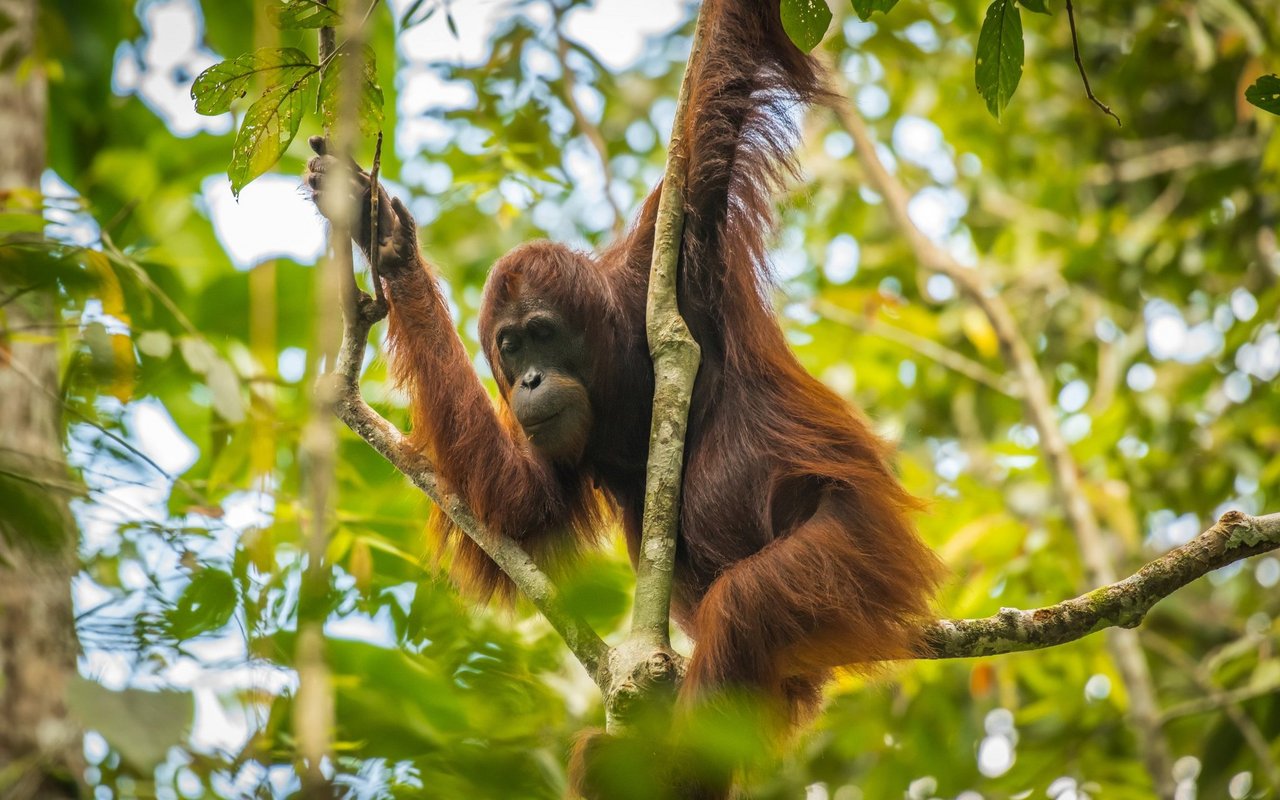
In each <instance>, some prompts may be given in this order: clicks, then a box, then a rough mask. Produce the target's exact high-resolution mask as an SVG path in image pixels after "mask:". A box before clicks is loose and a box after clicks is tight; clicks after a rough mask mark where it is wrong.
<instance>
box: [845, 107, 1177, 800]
mask: <svg viewBox="0 0 1280 800" xmlns="http://www.w3.org/2000/svg"><path fill="white" fill-rule="evenodd" d="M838 114H839V116H840V121H841V122H842V123H843V126H844V128H845V130H846V131H847V132H848V133H849V135H850V136H851V137H852V138H853V140H854V149H855V151H856V153H857V156H858V160H859V162H860V163H861V164H862V166H863V169H864V170H865V171H866V173H867V177H868V179H869V180H870V181H871V183H872V185H873V187H874V188H875V190H876V191H877V192H879V193H880V194H881V196H883V197H884V199H885V206H886V207H887V209H888V211H889V214H890V216H891V217H892V219H893V221H894V224H895V225H896V226H897V227H898V229H899V230H900V231H901V232H902V234H903V235H904V236H905V237H906V238H907V241H908V242H909V244H910V245H911V247H912V249H913V250H914V251H915V254H916V258H917V259H918V260H919V261H920V265H921V266H922V267H924V268H925V269H929V270H932V271H934V272H939V273H941V274H943V275H946V276H947V277H949V278H951V280H952V281H954V282H955V284H956V285H957V286H958V287H959V288H960V291H961V292H963V293H964V294H965V296H967V297H968V298H969V300H970V301H971V302H973V303H974V304H976V305H977V306H978V308H979V309H981V310H982V312H983V314H985V315H986V317H987V320H988V321H989V322H990V323H991V327H992V330H993V331H994V332H995V334H996V338H997V339H998V340H999V342H1000V352H1001V354H1002V355H1003V357H1004V360H1005V363H1006V364H1008V366H1009V367H1010V369H1012V370H1013V372H1014V375H1015V377H1016V378H1017V381H1018V383H1019V384H1020V385H1021V387H1022V401H1023V406H1024V408H1025V409H1026V412H1027V417H1028V418H1029V420H1030V421H1031V424H1032V425H1033V426H1034V427H1035V429H1036V431H1037V432H1038V433H1039V435H1040V447H1041V450H1042V451H1043V452H1044V456H1045V460H1046V462H1047V464H1048V467H1049V473H1050V475H1051V476H1052V477H1053V483H1054V487H1055V489H1056V490H1057V493H1058V497H1059V501H1060V502H1061V503H1062V507H1063V512H1064V514H1065V515H1066V518H1067V521H1068V523H1070V525H1071V527H1072V529H1073V530H1074V531H1075V534H1076V539H1077V542H1078V544H1079V548H1080V555H1081V559H1082V561H1083V562H1084V566H1085V570H1086V572H1087V573H1088V576H1089V581H1090V582H1091V583H1093V584H1095V585H1105V584H1111V583H1115V582H1116V570H1115V566H1114V564H1112V561H1111V555H1110V553H1109V552H1108V547H1107V542H1106V539H1105V538H1104V537H1103V535H1102V530H1101V528H1100V527H1099V525H1098V519H1097V517H1096V515H1095V514H1094V511H1093V508H1092V506H1090V504H1089V499H1088V497H1087V496H1086V494H1085V492H1084V489H1083V487H1082V486H1081V481H1080V467H1079V465H1078V464H1077V463H1076V461H1075V457H1074V456H1073V455H1072V454H1071V450H1070V448H1068V446H1067V442H1066V439H1065V438H1064V437H1063V435H1062V430H1061V429H1060V428H1059V427H1058V421H1057V417H1056V416H1055V415H1054V412H1053V401H1052V399H1051V398H1050V394H1049V388H1048V385H1047V384H1046V383H1045V380H1044V376H1043V375H1041V374H1040V366H1039V364H1038V363H1037V362H1036V359H1035V356H1034V355H1033V354H1032V352H1031V347H1030V346H1029V345H1028V344H1027V341H1026V339H1025V338H1024V337H1023V336H1022V333H1021V331H1020V330H1019V328H1018V324H1017V321H1016V320H1015V319H1014V316H1013V312H1012V311H1010V309H1009V306H1008V304H1007V303H1005V302H1004V299H1003V298H1002V297H1001V296H1000V295H999V293H997V292H996V290H995V289H994V287H992V286H991V285H990V283H988V281H987V279H986V276H985V275H984V274H983V272H982V271H981V270H980V269H970V268H968V267H965V266H964V265H963V264H961V263H960V262H959V261H957V260H956V259H955V258H954V257H953V256H952V255H951V254H950V253H948V252H947V251H946V250H943V249H942V248H941V247H939V246H938V245H936V244H934V242H933V241H932V240H930V239H929V238H928V237H927V236H925V235H924V233H923V232H921V231H920V229H919V228H917V227H916V225H915V223H914V222H912V220H911V216H910V214H908V212H907V204H908V200H909V197H908V193H907V190H906V188H905V187H904V186H903V185H902V183H901V182H899V181H898V180H897V179H896V178H895V177H894V176H893V175H891V174H890V173H889V171H888V170H887V169H885V166H884V164H883V163H881V161H880V157H879V156H878V155H877V154H876V148H875V142H874V141H873V140H872V138H871V134H870V132H869V131H868V130H867V126H866V123H865V122H864V121H863V119H862V117H861V116H860V115H859V114H858V112H857V110H856V109H855V108H854V107H853V105H852V104H851V103H845V104H842V105H840V106H839V107H838ZM1108 646H1109V648H1110V650H1111V656H1112V659H1113V661H1114V662H1115V665H1116V669H1117V671H1118V672H1119V673H1120V676H1121V678H1122V679H1123V680H1124V684H1125V688H1126V689H1128V692H1129V704H1130V708H1129V713H1130V716H1131V717H1132V719H1133V722H1134V725H1135V727H1136V728H1137V730H1138V734H1139V743H1140V746H1141V749H1142V752H1143V760H1144V761H1145V762H1146V766H1147V772H1148V774H1149V775H1150V776H1151V780H1152V782H1153V784H1154V785H1155V789H1156V793H1157V794H1158V795H1159V796H1160V797H1162V798H1165V800H1171V799H1172V797H1173V792H1174V788H1175V787H1174V783H1173V778H1172V768H1173V765H1172V758H1171V756H1170V754H1169V751H1168V745H1167V744H1166V743H1165V741H1164V738H1163V736H1162V735H1161V732H1160V723H1159V719H1158V717H1159V709H1158V703H1157V700H1156V693H1155V687H1154V685H1153V683H1152V680H1151V671H1150V667H1149V666H1148V665H1147V662H1146V658H1145V657H1144V655H1143V652H1142V645H1141V643H1139V642H1138V640H1137V637H1136V636H1134V635H1133V634H1132V633H1130V632H1128V631H1124V630H1116V631H1113V632H1112V633H1111V635H1110V637H1109V638H1108Z"/></svg>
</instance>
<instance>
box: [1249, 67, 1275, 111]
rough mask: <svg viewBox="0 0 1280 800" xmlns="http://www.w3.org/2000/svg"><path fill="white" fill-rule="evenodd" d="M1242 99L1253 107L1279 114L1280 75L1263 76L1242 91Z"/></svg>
mask: <svg viewBox="0 0 1280 800" xmlns="http://www.w3.org/2000/svg"><path fill="white" fill-rule="evenodd" d="M1244 99H1245V100H1248V101H1249V102H1250V103H1252V104H1253V105H1255V106H1257V107H1258V108H1260V109H1262V110H1263V111H1269V112H1271V113H1272V114H1280V75H1263V76H1262V77H1261V78H1258V79H1257V80H1256V81H1254V82H1253V85H1252V86H1250V87H1249V88H1248V89H1245V90H1244Z"/></svg>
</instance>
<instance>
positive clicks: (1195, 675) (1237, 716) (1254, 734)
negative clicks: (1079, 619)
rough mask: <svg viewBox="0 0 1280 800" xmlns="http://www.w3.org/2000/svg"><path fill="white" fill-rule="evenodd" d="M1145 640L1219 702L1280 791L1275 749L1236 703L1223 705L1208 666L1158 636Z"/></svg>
mask: <svg viewBox="0 0 1280 800" xmlns="http://www.w3.org/2000/svg"><path fill="white" fill-rule="evenodd" d="M1142 638H1143V641H1145V642H1146V644H1147V646H1148V647H1150V648H1151V649H1153V650H1155V651H1156V652H1158V653H1160V654H1161V655H1162V656H1164V657H1165V659H1166V660H1167V661H1169V663H1170V664H1172V665H1173V667H1174V668H1175V669H1177V670H1178V671H1180V672H1183V673H1185V674H1186V675H1187V676H1188V677H1189V678H1191V682H1192V683H1194V684H1195V686H1196V689H1197V690H1198V691H1200V692H1203V693H1204V694H1206V695H1208V696H1209V697H1211V698H1214V699H1215V700H1217V701H1218V702H1219V704H1220V708H1221V709H1222V713H1223V714H1224V715H1225V716H1226V717H1227V719H1228V720H1230V722H1231V724H1232V725H1234V726H1235V727H1236V730H1238V731H1239V732H1240V738H1242V739H1244V742H1245V744H1247V745H1248V746H1249V749H1250V750H1252V751H1253V757H1254V758H1255V759H1257V762H1258V767H1259V768H1260V770H1261V772H1262V773H1263V774H1264V775H1265V776H1266V777H1267V783H1269V784H1271V786H1272V787H1273V788H1275V787H1280V769H1277V767H1276V762H1275V759H1274V758H1272V757H1271V745H1270V744H1269V743H1268V742H1267V738H1266V737H1265V736H1264V735H1263V734H1262V731H1261V730H1259V729H1258V725H1257V723H1256V722H1254V721H1253V718H1252V717H1250V716H1249V715H1248V714H1246V713H1245V712H1244V710H1243V709H1241V708H1240V707H1239V706H1238V705H1235V704H1234V703H1227V702H1223V700H1222V698H1223V695H1224V694H1225V691H1224V690H1223V689H1222V687H1221V686H1219V685H1218V684H1217V683H1215V682H1214V680H1213V675H1212V674H1210V672H1209V670H1208V669H1206V668H1205V666H1204V664H1201V663H1200V662H1198V661H1196V660H1195V659H1193V658H1191V657H1190V656H1188V655H1187V654H1186V653H1184V652H1183V651H1182V650H1180V649H1179V648H1178V647H1177V646H1176V645H1175V644H1174V643H1173V642H1171V641H1169V640H1168V639H1166V638H1165V637H1163V636H1161V635H1160V634H1158V633H1155V632H1153V631H1144V633H1143V637H1142Z"/></svg>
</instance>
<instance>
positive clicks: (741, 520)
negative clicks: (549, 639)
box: [388, 0, 942, 720]
mask: <svg viewBox="0 0 1280 800" xmlns="http://www.w3.org/2000/svg"><path fill="white" fill-rule="evenodd" d="M702 13H704V14H709V15H711V19H710V24H711V28H710V36H709V41H708V43H707V50H706V52H705V54H704V55H703V57H702V58H701V60H700V61H699V62H698V63H697V64H696V65H695V66H694V67H693V68H694V69H696V70H697V72H696V80H695V84H694V89H693V95H692V98H691V106H690V108H691V119H690V121H689V123H688V126H687V129H686V130H685V131H683V134H684V136H685V141H686V142H687V143H688V147H689V153H690V158H691V163H690V168H689V173H688V186H687V190H686V198H685V207H686V212H687V214H688V219H687V224H686V228H685V233H684V244H683V250H682V254H681V262H680V282H679V292H680V296H679V300H680V310H681V312H682V314H683V315H684V317H685V319H686V320H687V322H688V324H689V327H690V329H691V330H692V331H693V334H694V336H695V337H696V338H697V340H698V342H699V344H700V345H701V347H702V366H701V368H700V370H699V373H698V377H697V382H696V384H695V386H694V392H693V402H692V408H691V411H690V420H689V433H688V438H687V449H686V460H687V463H686V467H685V481H684V495H683V501H682V506H681V516H680V546H679V548H678V553H677V556H676V585H675V598H674V605H673V613H674V615H675V617H676V619H677V620H678V621H679V623H680V624H681V626H682V627H684V629H685V630H686V631H687V632H688V633H689V634H690V636H691V637H692V638H693V639H694V640H695V641H696V647H695V649H694V652H693V657H692V662H691V665H690V669H689V673H688V677H687V680H686V682H685V686H684V689H683V691H684V693H685V695H686V696H687V697H697V696H701V695H704V694H705V693H707V692H708V691H710V690H712V689H715V688H717V687H725V686H737V687H744V688H747V689H750V690H754V691H756V692H760V693H763V694H764V696H766V697H769V698H773V699H774V700H775V701H777V702H778V703H779V704H780V705H781V707H782V708H784V709H785V711H786V712H787V713H788V714H789V715H790V717H791V718H792V719H793V720H799V719H801V718H803V717H805V716H806V715H807V714H809V713H811V712H812V711H813V710H814V709H815V708H816V705H817V702H818V700H819V692H820V687H821V685H822V683H823V681H824V680H825V678H826V676H827V674H828V672H829V670H830V669H832V668H834V667H837V666H841V665H852V666H853V667H854V668H856V669H871V668H873V667H874V665H875V663H876V662H879V661H881V660H886V659H895V658H904V657H908V656H909V655H910V654H911V652H912V647H913V644H914V643H915V642H916V639H917V636H918V629H919V623H920V622H921V621H922V620H925V619H927V618H928V617H929V615H930V603H931V598H932V595H933V593H934V590H935V588H936V586H937V584H938V581H939V579H940V576H941V573H942V570H941V567H940V564H939V562H938V560H937V558H936V557H935V556H934V554H933V553H932V552H931V551H930V550H929V549H928V548H927V547H926V546H925V545H924V544H923V543H922V542H921V540H920V538H919V537H918V536H917V534H916V532H915V530H914V527H913V525H912V523H911V520H910V517H911V514H912V512H913V511H914V510H915V509H916V507H917V502H916V501H915V500H914V499H913V498H912V497H911V496H910V495H908V494H907V492H905V491H904V490H903V488H902V487H901V486H900V485H899V483H898V481H897V480H896V478H895V477H894V474H893V470H892V468H891V466H890V448H889V446H888V445H887V444H886V443H885V442H884V441H882V440H881V439H880V438H879V437H878V436H877V435H876V434H875V433H874V432H873V431H872V430H871V428H870V426H869V425H868V423H867V421H866V419H865V418H864V417H863V415H862V414H861V413H860V412H858V411H857V410H855V409H853V408H851V407H850V406H849V405H848V404H847V403H846V402H845V401H844V400H842V399H841V398H839V397H838V396H837V395H836V394H835V393H833V392H832V391H831V390H830V389H828V388H827V387H826V386H824V385H823V384H822V383H820V382H819V381H817V380H815V379H814V378H813V377H812V376H810V375H809V374H808V373H807V372H806V371H805V370H804V369H803V368H802V367H801V365H800V364H799V362H798V361H797V360H796V358H795V356H794V355H793V354H792V352H791V350H790V349H789V347H788V346H787V344H786V341H785V339H784V338H783V334H782V331H781V329H780V328H779V326H778V323H777V321H776V319H775V317H774V314H773V310H772V307H771V303H770V297H769V293H770V283H769V280H768V277H767V267H766V263H765V250H766V235H767V233H768V232H769V230H770V225H771V220H772V214H771V209H770V194H771V191H772V189H773V188H774V187H775V186H776V185H777V184H778V182H779V181H780V180H782V179H784V178H785V177H787V176H788V175H789V174H790V173H791V170H792V161H791V148H792V145H793V140H794V138H795V131H794V119H793V116H794V115H795V114H796V113H797V112H798V111H799V110H801V109H802V108H803V106H804V104H806V103H810V102H813V101H815V100H824V99H826V94H825V87H824V79H823V75H822V73H821V71H820V70H819V68H818V66H817V64H816V63H815V61H814V60H812V59H811V58H809V57H808V56H806V55H804V54H803V53H801V52H800V51H799V50H797V49H796V48H795V47H794V46H793V45H792V44H791V43H790V41H789V40H788V39H787V37H786V34H785V33H784V32H783V30H782V27H781V23H780V21H779V18H778V2H777V0H708V1H707V2H706V3H705V5H704V9H703V12H702ZM656 207H657V190H655V191H654V193H653V194H652V195H651V196H650V197H649V199H648V200H647V202H646V203H645V205H644V207H643V209H642V211H641V212H640V216H639V219H638V221H637V224H636V225H635V227H634V228H633V229H632V231H631V232H630V233H629V234H628V235H627V236H626V237H624V238H623V239H622V240H621V241H619V242H617V243H615V244H614V245H612V246H611V247H609V248H608V249H606V250H605V251H604V252H602V253H601V254H599V256H598V257H593V256H591V255H587V254H581V253H574V252H570V251H568V250H566V249H564V248H562V247H559V246H556V245H551V244H548V243H533V244H528V245H524V246H522V247H520V248H517V249H516V250H513V251H512V252H511V253H509V254H508V255H506V256H505V257H504V258H503V259H502V260H501V261H500V262H499V263H498V264H497V265H496V266H495V268H494V271H493V274H492V275H491V277H490V280H489V283H488V285H487V287H486V292H485V300H484V307H483V309H482V312H481V313H482V316H481V324H480V328H481V336H482V341H483V342H484V345H485V348H486V355H487V356H488V357H489V359H490V363H495V361H496V353H495V352H493V348H494V343H493V341H492V338H493V337H492V325H493V318H494V314H495V313H496V312H497V310H499V309H502V308H503V307H504V305H505V304H507V303H510V302H512V301H513V300H514V299H515V298H518V297H529V296H535V297H541V298H546V299H549V300H551V301H552V302H553V303H554V304H555V306H556V307H557V308H558V309H559V310H560V312H561V313H562V314H563V315H564V316H565V317H566V318H567V319H568V320H569V321H570V323H571V324H572V325H573V326H576V327H577V328H578V329H579V330H582V331H585V333H586V336H587V337H588V338H587V341H588V342H589V343H590V346H591V354H592V359H593V361H592V363H591V365H590V368H589V370H588V375H586V376H584V378H585V384H586V387H587V390H588V392H589V397H590V401H591V408H592V410H593V412H594V421H593V423H592V425H591V428H590V433H589V435H588V439H587V442H586V444H585V448H584V450H583V455H582V458H581V459H580V460H579V461H578V462H577V463H575V464H568V465H566V464H552V463H548V462H547V461H545V460H543V459H542V458H540V457H539V456H538V454H537V453H536V451H535V450H533V449H532V448H531V447H530V445H529V442H528V441H527V439H526V438H525V436H524V434H523V433H522V430H521V428H520V427H519V425H518V424H516V423H515V421H514V420H513V419H512V418H511V415H510V413H509V412H505V411H499V412H498V413H495V411H494V409H493V406H492V405H491V403H490V400H489V397H488V396H487V394H486V392H485V390H484V388H483V387H482V385H481V383H480V381H479V380H478V378H477V377H476V375H475V373H474V371H473V370H472V367H471V362H470V359H469V358H468V356H467V353H466V351H465V350H464V348H463V345H462V343H461V342H460V341H459V339H458V337H457V336H456V335H455V332H454V327H453V323H452V321H451V320H450V319H449V316H448V312H447V310H446V306H445V303H444V301H443V300H442V298H441V296H440V294H439V291H438V289H437V287H436V285H435V282H434V280H432V278H431V277H430V274H429V272H428V271H427V270H426V268H425V267H417V268H411V269H407V270H403V271H401V272H398V273H396V274H395V275H394V276H393V277H391V278H390V279H389V280H388V297H389V298H390V301H391V323H390V325H391V328H390V331H391V344H392V355H393V364H394V368H395V374H396V376H397V377H398V379H399V380H400V382H401V383H402V384H403V385H404V386H406V387H407V388H408V390H409V392H410V393H411V396H412V404H413V430H412V434H411V437H412V441H413V442H414V444H416V445H417V446H418V447H420V448H421V449H422V450H423V451H425V452H426V453H427V454H428V455H429V456H430V457H431V458H432V460H433V461H434V463H435V465H436V467H437V469H438V470H439V473H440V475H441V477H442V478H443V479H444V481H445V482H446V483H447V485H448V486H449V487H451V488H452V489H453V490H455V491H457V492H459V493H460V494H461V495H462V496H463V497H464V498H465V499H466V501H467V502H468V503H469V504H470V506H471V507H472V508H474V509H475V511H476V513H477V514H478V516H479V517H480V518H481V520H482V521H483V522H484V523H485V524H486V525H489V526H491V527H492V528H494V529H497V530H500V531H502V532H504V533H506V534H508V535H511V536H513V537H516V538H517V539H519V540H520V541H521V542H523V543H524V544H525V546H526V547H527V548H528V549H529V550H530V552H531V553H533V554H534V556H535V558H536V559H538V560H539V561H541V562H543V563H551V562H553V561H554V560H556V559H557V558H558V557H561V556H564V555H567V554H568V553H571V552H572V551H573V550H575V549H576V548H578V547H579V546H581V545H583V544H589V543H591V542H592V541H593V539H594V537H595V536H596V535H597V531H599V530H600V527H601V526H600V525H599V522H600V504H599V503H598V501H597V497H598V495H597V493H596V492H595V491H594V490H593V488H592V487H593V485H594V486H598V487H600V489H601V490H602V492H603V494H604V495H605V496H606V497H607V498H608V500H609V501H610V503H611V505H612V506H613V507H614V508H615V509H616V511H617V513H618V515H619V517H620V519H621V522H622V525H623V528H624V530H625V532H626V537H627V543H628V546H629V548H630V551H631V553H632V555H633V558H634V554H635V552H636V547H637V543H638V538H639V534H640V519H641V510H642V509H641V506H642V502H643V496H644V468H645V458H646V453H647V447H648V434H649V420H650V413H651V409H650V405H651V401H652V393H653V378H652V365H651V362H650V360H649V354H648V348H647V345H646V341H645V332H644V313H645V291H646V286H647V279H648V271H649V260H650V255H651V250H652V244H653V226H654V217H655V212H656ZM494 372H495V373H497V374H499V375H500V374H501V371H500V370H497V369H495V370H494ZM499 381H500V383H501V382H502V378H501V377H499ZM501 388H502V390H503V395H504V397H506V396H507V395H508V393H509V392H510V391H511V387H509V386H507V385H505V384H503V385H501ZM438 522H439V523H440V525H439V529H440V530H441V531H442V532H443V533H444V534H445V535H446V537H447V539H448V540H449V542H450V543H451V544H452V546H453V547H454V548H455V556H454V566H455V568H456V571H457V575H458V577H459V578H460V580H461V582H462V583H464V585H466V586H468V587H470V588H472V589H475V590H477V591H479V592H480V593H481V594H484V595H489V594H492V593H494V592H495V591H496V592H498V593H507V592H509V590H510V587H509V585H508V584H507V583H506V582H505V580H504V579H503V577H502V575H501V573H500V572H499V571H498V569H497V568H496V566H495V565H494V564H493V563H492V562H491V561H489V560H488V558H487V557H485V556H484V554H483V553H482V552H480V550H479V549H478V548H477V547H476V546H475V545H474V544H472V543H471V542H470V541H469V540H468V539H467V538H466V537H463V536H457V535H453V533H452V532H451V531H450V529H449V525H448V523H447V521H446V520H443V519H441V520H438Z"/></svg>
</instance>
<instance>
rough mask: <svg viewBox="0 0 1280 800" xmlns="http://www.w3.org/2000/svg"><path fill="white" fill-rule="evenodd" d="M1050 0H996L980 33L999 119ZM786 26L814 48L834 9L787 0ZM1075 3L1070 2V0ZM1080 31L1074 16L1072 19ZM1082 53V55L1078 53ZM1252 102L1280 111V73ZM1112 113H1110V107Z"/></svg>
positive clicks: (877, 2)
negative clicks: (1028, 38) (1027, 26)
mask: <svg viewBox="0 0 1280 800" xmlns="http://www.w3.org/2000/svg"><path fill="white" fill-rule="evenodd" d="M851 2H852V3H853V10H854V11H855V12H856V13H857V15H858V18H859V19H861V20H863V21H864V22H865V21H867V20H868V19H870V18H871V15H872V14H873V13H875V12H877V11H878V12H880V13H883V14H887V13H888V12H889V11H890V10H891V9H892V8H893V7H894V6H895V5H897V2H898V0H851ZM1046 2H1047V0H992V3H991V5H989V6H987V14H986V18H985V19H984V21H983V23H982V29H981V31H979V33H978V45H977V49H976V51H975V56H974V57H975V69H974V80H975V83H976V84H977V87H978V94H979V95H981V96H982V99H983V100H985V101H986V103H987V108H988V110H990V111H991V115H992V116H994V117H995V118H996V119H999V118H1000V115H1001V114H1002V113H1003V112H1004V110H1005V107H1006V106H1008V105H1009V101H1010V100H1011V99H1013V93H1014V92H1015V91H1016V90H1017V88H1018V81H1019V80H1021V79H1022V66H1023V60H1024V58H1025V49H1024V44H1023V32H1022V13H1021V9H1023V8H1025V9H1027V10H1028V11H1032V12H1034V13H1036V14H1044V15H1046V16H1047V15H1050V14H1051V12H1050V11H1049V8H1048V6H1047V5H1046ZM781 3H782V24H783V27H785V28H786V31H787V34H788V35H789V36H790V37H791V39H792V41H794V42H795V43H796V46H797V47H799V48H801V49H802V50H804V51H805V52H808V51H810V50H812V49H813V48H815V47H817V46H818V44H819V43H820V42H821V41H822V40H823V38H824V37H825V36H826V34H827V30H828V29H829V28H830V26H831V20H832V13H831V9H830V8H829V7H828V6H827V3H826V0H781ZM1067 5H1070V0H1067ZM1071 25H1072V29H1073V35H1074V26H1075V21H1074V19H1073V20H1072V21H1071ZM1076 55H1077V57H1078V55H1079V54H1078V53H1077V54H1076ZM1245 97H1246V98H1247V99H1248V100H1249V102H1250V103H1253V104H1254V105H1256V106H1258V107H1259V108H1262V109H1264V110H1267V111H1270V112H1271V113H1273V114H1280V77H1277V76H1275V75H1269V76H1264V77H1262V78H1259V79H1258V81H1257V82H1256V83H1255V84H1253V85H1252V86H1251V87H1249V89H1248V90H1247V91H1246V93H1245ZM1108 113H1110V112H1109V111H1108Z"/></svg>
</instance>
